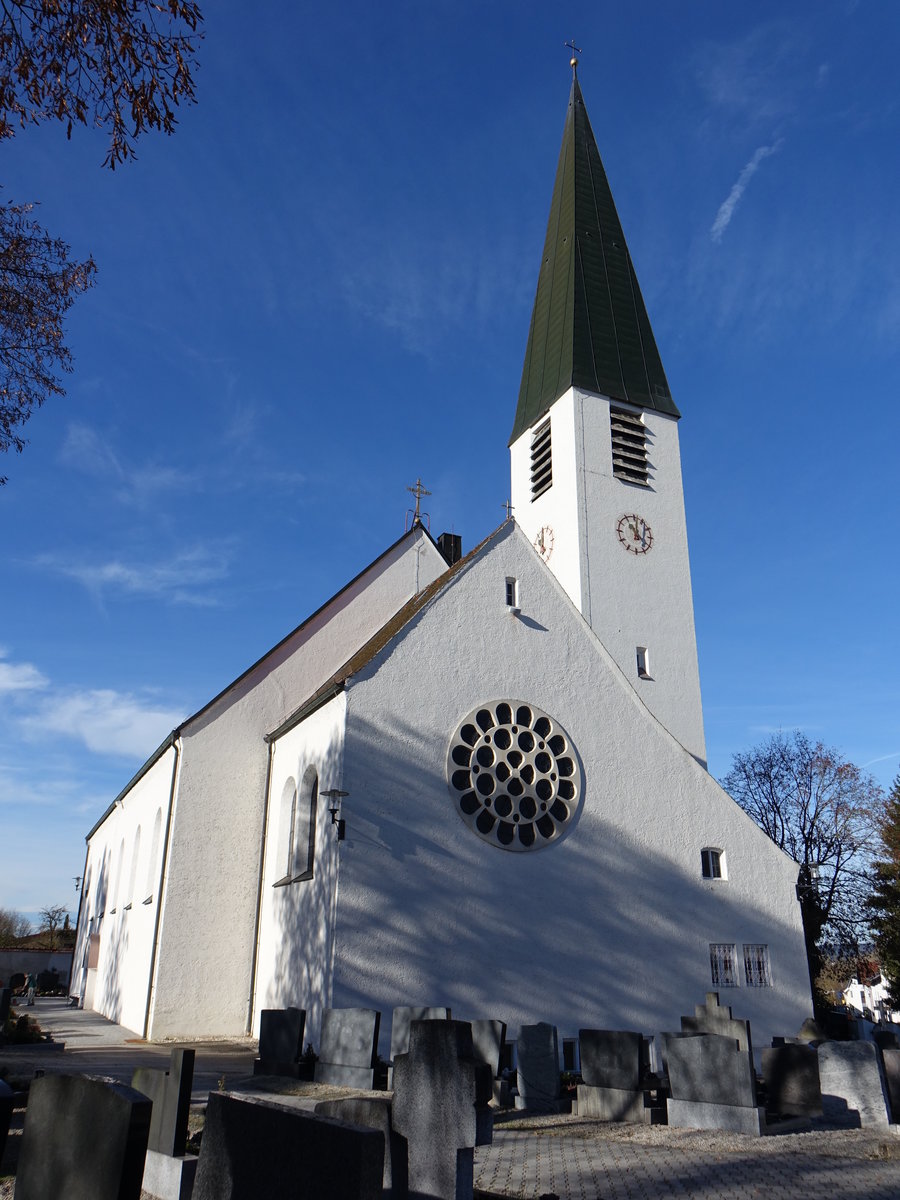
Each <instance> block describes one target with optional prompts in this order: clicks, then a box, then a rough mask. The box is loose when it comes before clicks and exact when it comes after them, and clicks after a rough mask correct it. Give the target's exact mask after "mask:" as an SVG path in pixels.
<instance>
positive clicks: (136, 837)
mask: <svg viewBox="0 0 900 1200" xmlns="http://www.w3.org/2000/svg"><path fill="white" fill-rule="evenodd" d="M174 764H175V749H174V747H171V748H169V749H168V750H167V751H166V752H165V753H164V754H163V755H161V757H160V758H159V759H157V761H156V762H155V763H154V764H153V766H152V767H151V768H150V769H149V771H147V772H146V774H144V775H143V776H142V777H141V778H140V779H139V780H138V781H137V783H135V785H134V786H133V787H132V788H131V789H130V791H128V792H127V793H126V795H125V796H124V797H123V798H122V801H121V803H120V804H117V805H116V806H115V807H114V808H113V810H112V812H111V813H110V814H109V815H108V816H107V818H106V820H105V821H103V823H102V824H101V825H100V826H99V828H98V829H97V830H96V831H95V833H94V834H93V836H92V837H91V839H90V841H89V843H88V858H87V867H86V870H85V877H84V884H83V889H84V891H83V901H82V905H81V914H80V918H79V924H78V936H77V941H76V945H75V957H74V959H73V967H72V986H71V988H70V991H71V992H72V993H73V994H77V995H79V996H80V997H81V998H82V1001H83V1003H84V1005H85V1006H86V1007H88V1008H93V1009H94V1010H96V1011H97V1012H99V1013H102V1014H103V1016H105V1017H109V1018H110V1020H113V1021H116V1022H118V1023H119V1024H120V1025H124V1026H125V1027H126V1029H131V1030H133V1031H134V1032H136V1033H138V1034H143V1032H144V1018H145V1014H146V1006H147V994H148V987H149V982H150V962H151V957H152V951H153V937H154V930H155V926H156V916H157V912H158V910H159V902H160V897H159V881H160V876H161V869H162V855H163V845H164V841H165V829H166V818H167V814H168V809H169V795H170V791H171V785H172V771H173V768H174ZM120 863H121V866H120ZM98 933H99V935H100V955H99V960H98V963H97V968H96V971H88V968H87V950H88V939H89V938H90V935H91V934H98Z"/></svg>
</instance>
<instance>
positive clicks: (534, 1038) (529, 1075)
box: [516, 1021, 562, 1113]
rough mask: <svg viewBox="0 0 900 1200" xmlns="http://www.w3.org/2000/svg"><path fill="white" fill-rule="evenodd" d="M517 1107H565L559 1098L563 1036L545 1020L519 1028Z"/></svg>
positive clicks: (548, 1109) (555, 1110) (545, 1110)
mask: <svg viewBox="0 0 900 1200" xmlns="http://www.w3.org/2000/svg"><path fill="white" fill-rule="evenodd" d="M517 1050H518V1054H517V1058H518V1064H517V1067H518V1069H517V1072H516V1087H517V1088H518V1092H519V1094H518V1096H516V1108H519V1109H527V1110H528V1111H529V1112H534V1113H558V1112H561V1111H562V1102H561V1101H560V1098H559V1040H558V1037H557V1033H556V1026H555V1025H548V1024H547V1023H546V1022H545V1021H541V1022H539V1023H538V1024H537V1025H523V1026H522V1027H521V1029H520V1030H519V1042H518V1047H517Z"/></svg>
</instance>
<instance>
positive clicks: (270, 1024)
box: [253, 1008, 306, 1077]
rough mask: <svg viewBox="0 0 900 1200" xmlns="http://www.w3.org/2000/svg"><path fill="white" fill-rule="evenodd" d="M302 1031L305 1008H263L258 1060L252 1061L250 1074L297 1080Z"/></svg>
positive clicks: (301, 1048) (304, 1026)
mask: <svg viewBox="0 0 900 1200" xmlns="http://www.w3.org/2000/svg"><path fill="white" fill-rule="evenodd" d="M305 1029H306V1009H305V1008H264V1009H263V1010H262V1013H261V1014H260V1021H259V1058H257V1059H254V1061H253V1074H254V1075H292V1076H294V1077H296V1075H297V1073H298V1071H299V1063H300V1056H301V1055H302V1054H303V1033H304V1030H305Z"/></svg>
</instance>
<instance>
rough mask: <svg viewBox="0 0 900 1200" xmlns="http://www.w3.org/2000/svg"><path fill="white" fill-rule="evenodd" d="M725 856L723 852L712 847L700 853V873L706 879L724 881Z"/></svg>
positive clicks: (705, 848) (707, 847)
mask: <svg viewBox="0 0 900 1200" xmlns="http://www.w3.org/2000/svg"><path fill="white" fill-rule="evenodd" d="M723 859H724V855H723V854H722V851H721V850H713V848H712V847H711V846H706V847H704V849H703V850H701V851H700V871H701V874H702V875H703V878H704V879H724V878H725V872H724V871H723V869H722V868H723V866H724V862H723Z"/></svg>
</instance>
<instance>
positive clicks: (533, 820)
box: [447, 700, 582, 851]
mask: <svg viewBox="0 0 900 1200" xmlns="http://www.w3.org/2000/svg"><path fill="white" fill-rule="evenodd" d="M447 780H448V782H449V784H450V791H451V792H452V794H453V797H454V799H455V801H456V808H457V811H458V812H459V815H460V816H461V817H462V819H463V820H464V821H465V823H466V824H467V825H468V826H469V828H470V829H471V830H473V831H474V832H475V833H477V834H478V836H479V837H480V838H483V839H484V840H485V841H486V842H490V843H491V845H493V846H498V847H500V849H502V850H519V851H521V850H539V849H541V847H543V846H547V845H549V844H550V843H551V842H554V841H556V840H557V839H558V838H559V837H560V835H561V834H562V832H563V830H564V829H565V828H566V827H567V825H568V823H569V822H570V821H571V820H572V817H573V816H574V814H575V810H576V808H577V806H578V801H579V798H580V796H581V787H582V780H581V768H580V767H579V765H578V759H577V758H576V756H575V752H574V748H573V747H572V744H571V742H570V741H569V738H568V735H567V734H566V732H565V730H563V729H562V728H561V727H560V726H559V725H558V724H557V722H556V721H554V720H553V718H552V717H550V716H548V715H547V713H545V712H542V711H541V709H539V708H535V707H534V705H533V704H524V703H522V702H521V701H518V700H496V701H492V702H491V703H489V704H483V705H481V706H480V707H479V708H476V709H474V710H473V711H472V712H470V713H469V715H468V716H467V717H466V718H465V720H463V721H462V722H461V724H460V726H459V728H458V729H457V731H456V733H455V734H454V735H453V739H452V741H451V743H450V753H449V755H448V757H447Z"/></svg>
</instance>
